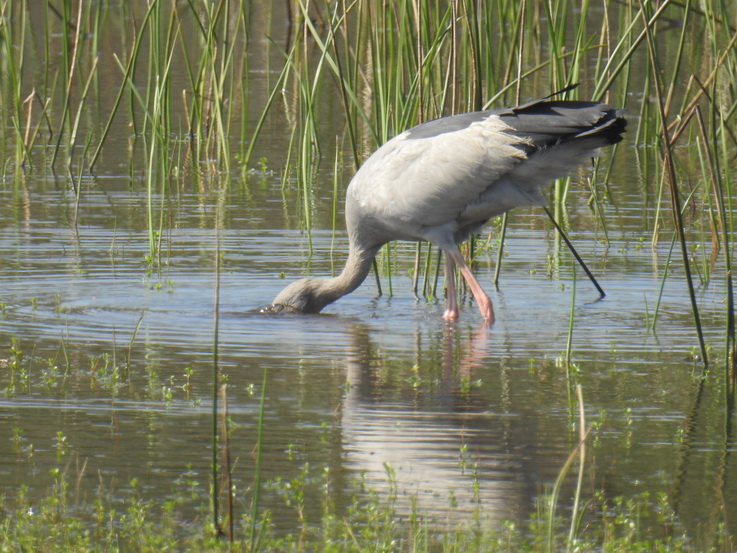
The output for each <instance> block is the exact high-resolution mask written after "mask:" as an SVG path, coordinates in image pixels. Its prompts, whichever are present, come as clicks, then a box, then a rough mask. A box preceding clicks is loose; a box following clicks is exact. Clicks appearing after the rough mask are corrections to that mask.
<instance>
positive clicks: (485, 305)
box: [446, 248, 494, 323]
mask: <svg viewBox="0 0 737 553" xmlns="http://www.w3.org/2000/svg"><path fill="white" fill-rule="evenodd" d="M446 255H448V256H450V257H451V258H452V259H453V261H455V262H456V264H457V265H458V268H459V269H460V270H461V275H463V278H464V279H465V281H466V284H468V287H469V288H470V289H471V293H472V294H473V297H474V299H475V300H476V303H477V304H478V306H479V311H480V312H481V316H482V317H483V318H484V320H485V321H486V322H488V323H493V322H494V308H493V307H492V305H491V300H490V299H489V296H487V295H486V292H484V289H483V288H481V284H479V281H478V280H476V277H475V276H474V274H473V271H471V267H469V266H468V263H466V260H465V259H463V256H462V255H461V252H460V251H458V248H454V249H453V250H447V251H446ZM446 270H447V264H446ZM454 287H455V286H454ZM454 294H455V291H454ZM454 301H455V300H454ZM457 313H458V308H457V307H456V317H457ZM446 315H447V311H446ZM446 318H447V317H446Z"/></svg>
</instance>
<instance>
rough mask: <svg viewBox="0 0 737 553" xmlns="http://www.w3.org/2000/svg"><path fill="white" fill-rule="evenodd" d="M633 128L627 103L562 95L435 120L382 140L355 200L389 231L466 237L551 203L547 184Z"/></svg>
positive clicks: (355, 188) (358, 179)
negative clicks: (508, 215) (499, 218)
mask: <svg viewBox="0 0 737 553" xmlns="http://www.w3.org/2000/svg"><path fill="white" fill-rule="evenodd" d="M625 127H626V121H625V119H624V117H623V116H622V112H621V110H615V109H612V108H610V107H609V106H607V105H605V104H600V103H596V102H578V101H564V100H538V101H534V102H530V103H528V104H525V105H523V106H518V107H516V108H507V109H502V110H494V111H484V112H476V113H466V114H462V115H456V116H451V117H445V118H442V119H437V120H435V121H430V122H428V123H424V124H422V125H418V126H417V127H414V128H412V129H410V130H408V131H406V132H404V133H402V134H400V135H398V136H396V137H394V138H393V139H391V140H390V141H389V142H387V143H386V144H384V145H383V146H382V147H381V148H379V149H378V150H377V151H376V152H375V153H374V154H373V155H372V156H371V157H370V158H369V159H368V160H367V161H366V163H365V164H364V165H363V166H362V167H361V169H360V170H359V171H358V173H356V176H355V177H354V179H353V181H352V182H351V185H350V186H349V189H348V200H349V201H350V202H351V203H352V204H353V206H352V207H351V210H352V211H355V212H356V213H358V211H356V210H359V211H360V213H361V215H362V216H363V217H365V218H366V219H367V220H369V219H370V220H371V221H372V222H373V223H375V224H377V225H381V226H383V227H384V228H385V232H384V235H383V236H382V238H388V239H395V238H408V239H417V238H425V237H426V236H427V233H426V232H425V230H426V229H428V228H434V227H435V228H437V227H440V226H443V228H444V232H448V231H450V232H453V233H456V238H458V237H462V236H463V235H464V234H465V233H467V232H468V231H469V230H473V228H474V227H475V226H478V225H479V224H482V223H483V222H485V221H486V220H488V219H489V218H490V217H493V216H495V215H499V214H501V213H504V212H505V211H507V210H509V209H512V208H514V207H517V206H523V205H536V204H544V201H545V199H544V197H543V196H542V194H541V192H540V190H541V188H542V187H544V186H545V185H547V184H550V183H551V182H552V181H553V180H554V179H556V178H559V177H563V176H566V175H568V174H569V173H570V172H571V170H573V169H575V168H576V167H577V166H578V165H580V164H581V163H582V162H583V161H584V160H586V159H587V158H588V157H590V156H591V155H593V153H594V152H595V151H596V150H597V149H598V148H600V147H602V146H606V145H608V144H614V143H616V142H619V141H620V140H621V135H622V133H623V132H624V129H625ZM423 232H425V234H423ZM436 234H437V233H436Z"/></svg>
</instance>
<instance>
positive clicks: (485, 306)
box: [478, 296, 494, 325]
mask: <svg viewBox="0 0 737 553" xmlns="http://www.w3.org/2000/svg"><path fill="white" fill-rule="evenodd" d="M478 299H481V300H482V301H479V302H478V304H479V313H481V316H482V317H483V318H484V322H485V323H486V324H487V325H490V324H492V323H493V322H494V307H493V306H492V304H491V300H490V299H489V298H488V296H487V297H486V298H484V299H485V300H486V301H483V299H482V298H478Z"/></svg>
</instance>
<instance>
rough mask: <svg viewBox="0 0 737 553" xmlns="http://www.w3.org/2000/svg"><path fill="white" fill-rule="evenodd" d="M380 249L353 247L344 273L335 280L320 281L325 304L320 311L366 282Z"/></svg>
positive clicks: (322, 300) (320, 295) (321, 296)
mask: <svg viewBox="0 0 737 553" xmlns="http://www.w3.org/2000/svg"><path fill="white" fill-rule="evenodd" d="M380 247H381V246H377V247H374V248H370V249H367V250H363V249H358V248H355V247H351V249H350V251H349V252H348V260H347V261H346V263H345V267H343V271H342V272H341V273H340V274H339V275H338V276H336V277H334V278H327V279H320V280H319V282H320V284H319V286H320V291H319V294H318V295H319V297H320V299H321V303H322V302H324V303H323V305H322V306H321V307H320V309H322V308H323V307H325V306H326V305H328V304H329V303H332V302H334V301H335V300H337V299H338V298H341V297H343V296H345V295H346V294H350V293H351V292H353V290H355V289H356V288H358V287H359V286H360V285H361V283H362V282H363V281H364V280H366V276H368V273H369V271H370V270H371V263H372V261H373V260H374V257H376V253H377V252H378V251H379V248H380Z"/></svg>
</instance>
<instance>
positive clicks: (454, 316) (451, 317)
mask: <svg viewBox="0 0 737 553" xmlns="http://www.w3.org/2000/svg"><path fill="white" fill-rule="evenodd" d="M459 317H460V313H459V312H458V308H457V307H456V308H455V309H451V308H448V309H446V310H445V313H443V319H445V320H446V321H448V322H449V323H454V322H456V321H457V320H458V318H459Z"/></svg>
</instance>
